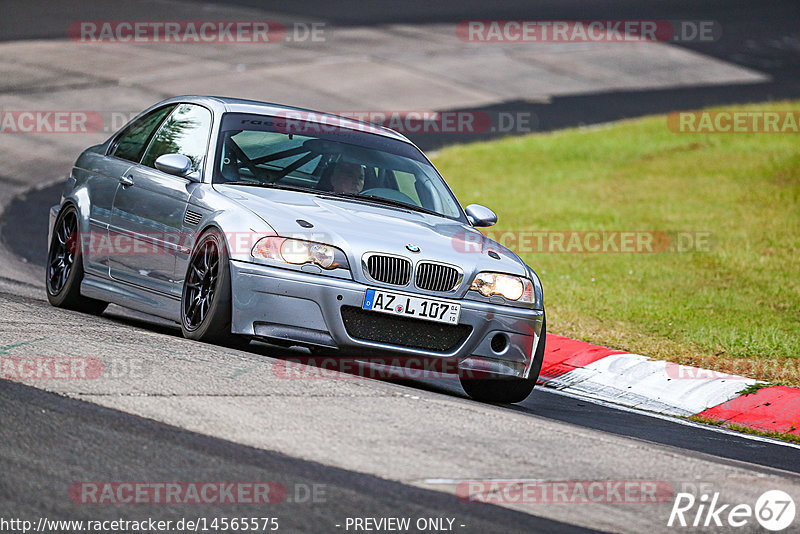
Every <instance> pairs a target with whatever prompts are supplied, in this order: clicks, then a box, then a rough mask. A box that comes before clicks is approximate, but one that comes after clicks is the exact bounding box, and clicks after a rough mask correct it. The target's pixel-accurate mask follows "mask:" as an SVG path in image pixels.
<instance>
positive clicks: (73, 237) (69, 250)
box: [48, 210, 78, 294]
mask: <svg viewBox="0 0 800 534" xmlns="http://www.w3.org/2000/svg"><path fill="white" fill-rule="evenodd" d="M54 231H55V235H54V239H53V242H52V244H51V246H50V256H49V261H48V266H49V269H48V281H49V285H50V291H51V292H52V293H54V294H57V293H59V292H60V291H61V290H62V289H63V288H64V286H65V285H66V283H67V279H68V278H69V275H70V273H71V272H72V266H73V264H74V263H75V257H76V252H77V246H78V218H77V216H76V214H75V213H74V212H73V211H71V210H70V211H67V212H66V213H65V214H64V215H63V216H62V217H61V218H60V219H59V220H58V222H57V223H56V227H55V229H54Z"/></svg>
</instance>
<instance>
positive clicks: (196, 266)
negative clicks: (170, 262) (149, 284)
mask: <svg viewBox="0 0 800 534" xmlns="http://www.w3.org/2000/svg"><path fill="white" fill-rule="evenodd" d="M219 262H220V257H219V247H218V245H217V243H216V241H215V240H214V239H211V238H209V239H205V240H203V241H202V242H201V243H199V245H198V247H197V249H195V252H194V255H193V256H192V259H191V261H190V263H189V271H188V274H187V278H186V282H185V284H186V285H185V288H184V304H183V317H184V319H183V322H184V325H185V326H186V327H187V328H189V329H190V330H194V329H196V328H198V327H200V325H201V324H202V323H203V321H205V319H206V317H208V316H209V314H210V312H211V304H212V302H213V301H214V295H215V293H216V290H217V287H216V286H217V283H218V279H219V274H218V273H219Z"/></svg>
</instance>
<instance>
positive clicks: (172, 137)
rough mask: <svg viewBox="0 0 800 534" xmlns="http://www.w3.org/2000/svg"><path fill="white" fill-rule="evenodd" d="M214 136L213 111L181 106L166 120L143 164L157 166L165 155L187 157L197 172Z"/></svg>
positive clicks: (190, 105)
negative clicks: (212, 135) (212, 126)
mask: <svg viewBox="0 0 800 534" xmlns="http://www.w3.org/2000/svg"><path fill="white" fill-rule="evenodd" d="M210 133H211V112H210V111H208V110H207V109H206V108H204V107H202V106H197V105H194V104H181V105H179V106H178V107H177V108H175V111H173V112H172V114H171V115H170V116H169V117H168V118H167V120H166V121H164V124H162V125H161V128H159V129H158V132H156V135H155V137H153V140H152V141H151V142H150V146H148V147H147V151H146V152H145V154H144V158H143V159H142V165H146V166H148V167H155V162H156V159H158V157H159V156H163V155H164V154H183V155H184V156H186V157H188V158H189V159H190V160H192V169H191V171H190V172H195V171H196V170H197V169H198V168H200V164H201V163H202V162H203V158H204V157H205V155H206V149H207V148H208V136H209V134H210Z"/></svg>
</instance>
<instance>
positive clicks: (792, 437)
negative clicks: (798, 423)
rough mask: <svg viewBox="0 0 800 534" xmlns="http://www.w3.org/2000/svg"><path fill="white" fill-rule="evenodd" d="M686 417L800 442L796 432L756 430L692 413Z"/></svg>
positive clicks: (740, 430) (744, 431) (757, 434)
mask: <svg viewBox="0 0 800 534" xmlns="http://www.w3.org/2000/svg"><path fill="white" fill-rule="evenodd" d="M686 419H687V420H689V421H694V422H695V423H703V424H705V425H712V426H718V427H721V428H726V429H728V430H735V431H736V432H743V433H745V434H753V435H755V436H763V437H765V438H773V439H780V440H783V441H789V442H791V443H800V436H798V435H797V434H789V433H786V432H775V431H765V430H758V429H757V428H751V427H749V426H744V425H737V424H736V423H726V422H724V421H719V420H717V419H710V418H708V417H700V416H698V415H693V416H691V417H687V418H686Z"/></svg>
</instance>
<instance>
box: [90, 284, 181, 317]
mask: <svg viewBox="0 0 800 534" xmlns="http://www.w3.org/2000/svg"><path fill="white" fill-rule="evenodd" d="M81 295H84V296H86V297H89V298H93V299H97V300H102V301H105V302H111V303H113V304H117V305H119V306H124V307H126V308H131V309H133V310H136V311H140V312H143V313H149V314H150V315H155V316H157V317H163V318H164V319H169V320H170V321H175V322H176V323H180V320H181V299H180V298H176V297H174V296H171V295H165V294H163V293H158V292H155V291H151V290H148V289H144V288H141V287H139V286H135V285H132V284H127V283H125V282H120V281H117V280H114V281H112V280H108V279H105V278H100V277H98V276H96V275H93V274H89V273H86V274H85V275H84V277H83V281H82V282H81Z"/></svg>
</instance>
